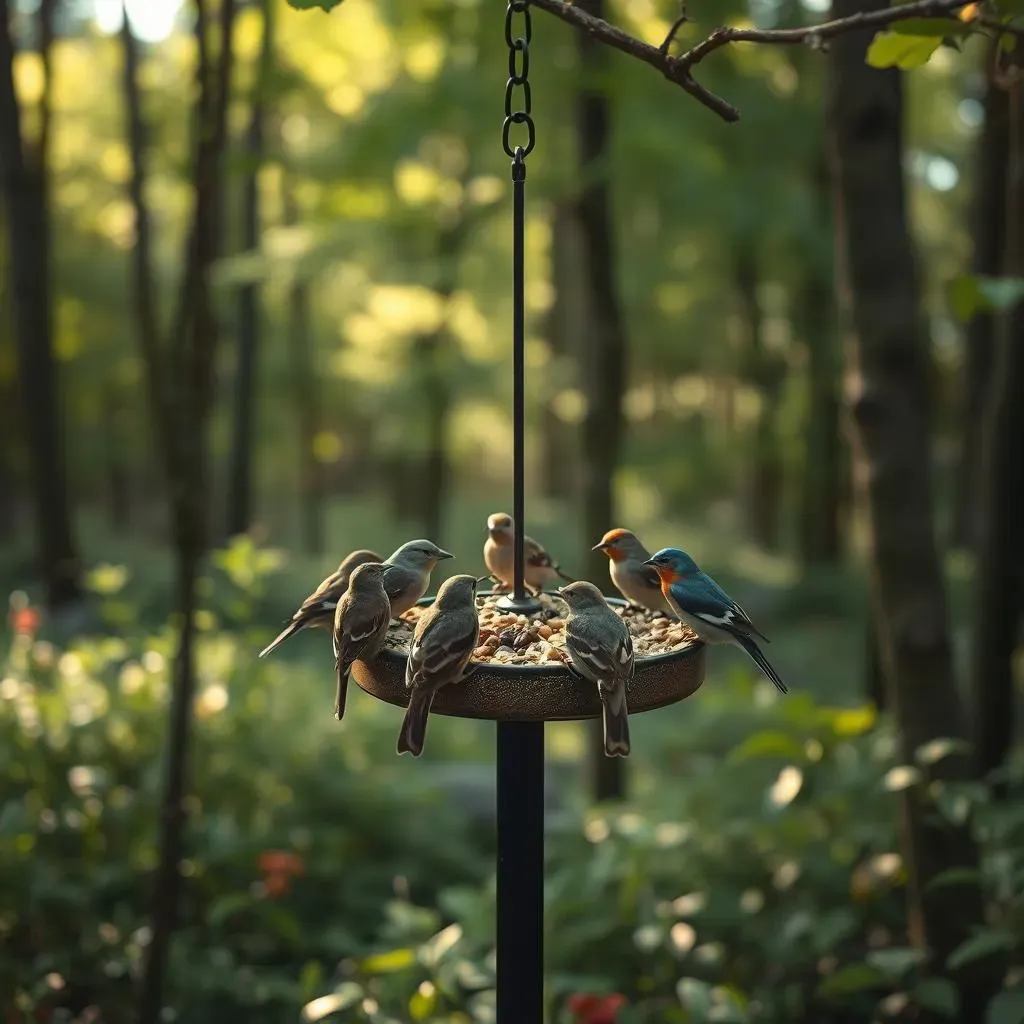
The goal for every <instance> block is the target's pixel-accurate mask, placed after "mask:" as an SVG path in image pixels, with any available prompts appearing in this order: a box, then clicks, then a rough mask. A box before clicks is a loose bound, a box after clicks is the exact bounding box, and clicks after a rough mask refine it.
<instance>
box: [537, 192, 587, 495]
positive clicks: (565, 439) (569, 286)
mask: <svg viewBox="0 0 1024 1024" xmlns="http://www.w3.org/2000/svg"><path fill="white" fill-rule="evenodd" d="M579 235H580V227H579V223H578V221H577V205H576V203H575V202H573V201H571V200H567V199H558V200H556V201H555V202H554V203H553V205H552V212H551V283H552V286H553V287H554V292H555V295H554V300H553V301H552V303H551V308H550V310H549V311H548V318H547V336H548V337H547V341H548V350H549V352H550V353H551V372H550V373H549V374H547V393H546V394H545V396H544V407H543V409H542V412H541V422H542V430H541V445H542V448H541V487H542V489H543V491H544V494H546V495H548V496H549V497H552V498H568V497H569V496H570V495H571V494H573V493H574V490H575V488H574V487H573V473H574V467H575V466H576V465H577V459H576V457H575V452H574V445H573V436H572V431H571V430H570V428H569V426H568V424H567V423H566V422H565V421H564V420H563V419H562V418H561V417H559V416H558V414H557V413H556V412H555V402H554V399H555V396H556V395H557V393H558V391H559V390H560V388H561V387H563V386H565V384H567V381H565V380H563V378H562V371H563V368H564V367H565V365H566V364H567V362H568V360H569V359H570V358H571V355H572V353H573V352H577V351H579V350H580V344H579V340H578V337H577V335H578V331H579V325H580V321H581V317H582V315H583V309H582V307H583V302H582V298H581V295H580V288H581V282H580V260H581V256H580V251H581V246H580V238H579Z"/></svg>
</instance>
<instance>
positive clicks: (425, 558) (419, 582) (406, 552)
mask: <svg viewBox="0 0 1024 1024" xmlns="http://www.w3.org/2000/svg"><path fill="white" fill-rule="evenodd" d="M454 557H455V556H454V555H452V554H449V553H448V552H447V551H445V550H444V549H443V548H439V547H438V546H437V545H436V544H435V543H434V542H433V541H429V540H423V539H422V538H421V539H419V540H410V541H406V543H405V544H403V545H402V546H401V547H400V548H399V549H398V550H397V551H395V552H394V553H393V554H392V555H390V556H389V557H388V558H387V559H386V561H385V563H384V564H385V565H387V566H389V569H388V572H387V573H386V574H385V576H384V590H385V592H386V593H387V595H388V600H389V601H390V602H391V618H393V619H397V618H398V617H399V616H400V615H401V614H402V612H407V611H408V610H409V609H410V608H411V607H412V606H413V605H414V604H415V603H416V602H417V601H418V600H419V599H420V598H421V597H422V596H423V595H424V594H425V593H426V592H427V587H429V586H430V574H431V573H432V572H433V571H434V566H435V565H437V563H438V562H440V561H442V560H443V559H445V558H454Z"/></svg>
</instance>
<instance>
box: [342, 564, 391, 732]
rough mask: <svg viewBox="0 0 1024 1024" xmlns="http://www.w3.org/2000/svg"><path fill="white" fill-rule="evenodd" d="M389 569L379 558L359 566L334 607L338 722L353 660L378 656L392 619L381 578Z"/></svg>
mask: <svg viewBox="0 0 1024 1024" xmlns="http://www.w3.org/2000/svg"><path fill="white" fill-rule="evenodd" d="M388 569H389V566H387V565H383V564H381V563H380V562H367V563H364V564H363V565H359V566H356V569H355V572H353V573H352V578H351V579H350V580H349V584H348V590H346V591H345V593H344V594H342V595H341V600H340V601H338V607H337V608H336V609H335V610H334V668H335V671H336V672H337V675H338V687H337V690H336V692H335V697H334V717H335V718H337V719H338V721H339V722H340V721H341V719H342V718H343V717H344V715H345V696H346V694H347V693H348V674H349V671H350V670H351V668H352V662H353V661H355V660H356V659H359V660H361V661H372V660H373V659H374V658H376V657H377V653H378V651H380V648H381V644H383V643H384V637H385V636H386V635H387V632H388V625H389V624H390V623H391V602H390V601H389V600H388V595H387V594H386V593H384V584H383V583H382V582H381V581H382V580H383V578H384V574H385V573H386V572H387V571H388Z"/></svg>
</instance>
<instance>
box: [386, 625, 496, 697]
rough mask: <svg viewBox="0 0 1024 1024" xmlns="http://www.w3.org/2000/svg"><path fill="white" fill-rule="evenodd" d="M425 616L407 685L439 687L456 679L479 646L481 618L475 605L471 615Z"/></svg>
mask: <svg viewBox="0 0 1024 1024" xmlns="http://www.w3.org/2000/svg"><path fill="white" fill-rule="evenodd" d="M428 616H429V613H428V614H427V615H424V616H423V619H422V620H421V621H424V620H426V624H425V625H424V627H423V629H422V631H421V630H419V629H417V631H416V634H415V635H414V636H413V641H412V646H411V647H410V649H409V661H408V663H407V664H406V667H405V685H406V687H407V688H411V687H416V686H430V687H438V686H444V685H445V683H450V682H454V681H455V680H456V679H457V678H458V677H459V676H460V675H461V674H462V669H463V667H464V666H465V663H466V662H467V661H468V660H469V656H470V655H471V654H472V653H473V650H474V648H475V647H476V643H477V639H478V638H479V636H480V622H479V620H478V619H477V616H476V609H475V608H474V609H473V613H472V614H471V615H461V614H451V613H449V614H447V615H433V616H429V619H428Z"/></svg>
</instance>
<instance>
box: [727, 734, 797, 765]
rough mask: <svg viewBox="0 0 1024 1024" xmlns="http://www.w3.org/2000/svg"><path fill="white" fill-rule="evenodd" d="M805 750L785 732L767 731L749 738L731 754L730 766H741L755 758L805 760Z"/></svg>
mask: <svg viewBox="0 0 1024 1024" xmlns="http://www.w3.org/2000/svg"><path fill="white" fill-rule="evenodd" d="M803 756H804V748H803V746H802V745H801V744H799V743H797V741H796V740H795V739H793V737H792V736H787V735H786V733H784V732H777V731H772V730H765V731H764V732H756V733H754V735H753V736H749V737H748V738H747V739H746V740H744V741H743V742H742V743H741V744H740V745H739V746H738V747H736V749H735V750H733V751H731V752H730V754H729V762H730V764H740V763H742V762H743V761H749V760H751V759H752V758H755V757H781V758H784V759H785V760H787V761H796V760H803Z"/></svg>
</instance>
